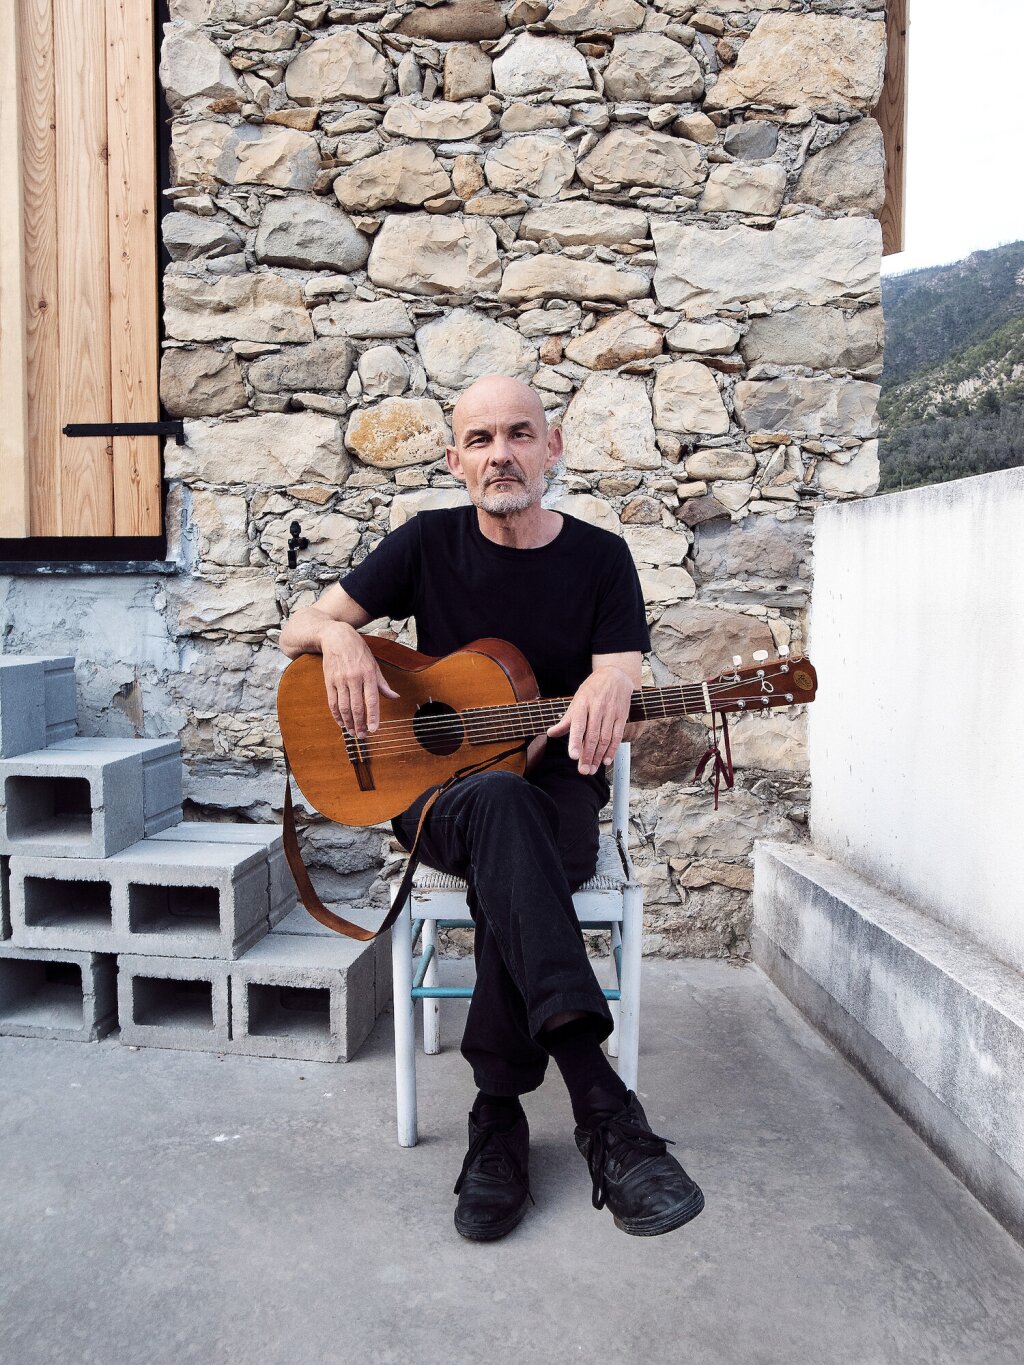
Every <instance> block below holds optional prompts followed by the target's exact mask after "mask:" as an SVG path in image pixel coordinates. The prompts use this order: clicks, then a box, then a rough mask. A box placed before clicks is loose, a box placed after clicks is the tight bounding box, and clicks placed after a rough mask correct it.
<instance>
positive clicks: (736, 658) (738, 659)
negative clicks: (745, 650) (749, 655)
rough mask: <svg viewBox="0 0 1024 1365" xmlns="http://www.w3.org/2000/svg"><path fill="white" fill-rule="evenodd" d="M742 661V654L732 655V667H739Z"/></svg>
mask: <svg viewBox="0 0 1024 1365" xmlns="http://www.w3.org/2000/svg"><path fill="white" fill-rule="evenodd" d="M742 662H743V655H742V654H734V655H733V656H732V665H733V668H739V666H740V664H741V663H742Z"/></svg>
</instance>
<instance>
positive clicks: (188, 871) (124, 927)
mask: <svg viewBox="0 0 1024 1365" xmlns="http://www.w3.org/2000/svg"><path fill="white" fill-rule="evenodd" d="M269 880H270V878H269V862H268V855H267V852H266V850H265V849H263V848H260V847H259V846H258V845H256V844H225V843H213V844H191V843H186V842H185V841H184V840H161V841H157V840H150V839H143V840H140V841H139V843H137V844H132V845H131V846H130V847H129V848H126V849H122V851H121V852H120V853H115V854H114V855H113V856H112V857H110V858H26V857H23V856H20V855H15V856H14V857H12V859H11V887H10V897H11V899H10V914H11V936H12V939H13V941H14V942H15V943H16V944H18V945H19V946H22V947H27V948H79V949H82V950H86V949H88V950H91V951H93V952H108V953H139V954H148V953H153V954H155V955H156V956H158V957H161V956H162V957H166V956H181V957H225V958H229V957H238V956H240V955H241V954H242V953H243V952H245V950H246V949H247V948H249V947H251V946H252V945H253V944H254V943H256V942H257V941H258V940H259V939H261V938H262V937H263V935H264V934H265V933H267V931H268V930H269V929H270V900H269Z"/></svg>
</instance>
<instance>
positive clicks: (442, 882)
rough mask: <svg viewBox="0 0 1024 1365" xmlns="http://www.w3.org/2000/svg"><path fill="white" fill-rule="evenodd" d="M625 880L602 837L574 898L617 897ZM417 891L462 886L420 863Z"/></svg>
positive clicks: (615, 851) (615, 856) (415, 876)
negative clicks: (588, 893)
mask: <svg viewBox="0 0 1024 1365" xmlns="http://www.w3.org/2000/svg"><path fill="white" fill-rule="evenodd" d="M625 882H626V877H625V873H624V872H623V870H622V859H621V858H620V857H619V850H618V849H617V848H616V846H615V840H614V839H613V838H612V836H611V835H610V834H602V835H601V842H600V845H599V847H598V851H597V867H596V868H595V870H594V875H593V876H592V877H591V878H590V880H589V881H585V882H584V883H583V885H582V886H579V887H577V888H576V890H575V892H574V893H573V894H574V895H577V896H578V895H580V894H581V893H582V892H586V891H614V892H619V893H621V891H622V888H623V886H624V885H625ZM412 884H413V887H414V888H415V889H416V890H417V891H465V890H466V883H465V881H464V880H463V879H462V878H461V877H453V876H452V875H451V874H450V873H448V872H438V871H437V869H436V868H433V867H428V866H427V865H426V864H425V863H420V865H419V866H418V867H417V869H416V871H415V872H414V873H413V878H412Z"/></svg>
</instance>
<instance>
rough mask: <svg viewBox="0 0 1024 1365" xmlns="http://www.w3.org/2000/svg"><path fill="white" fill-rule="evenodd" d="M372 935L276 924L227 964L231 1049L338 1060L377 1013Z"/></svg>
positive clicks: (349, 1053) (364, 1032)
mask: <svg viewBox="0 0 1024 1365" xmlns="http://www.w3.org/2000/svg"><path fill="white" fill-rule="evenodd" d="M377 958H378V953H377V951H376V950H375V948H374V946H373V944H372V943H359V942H357V941H356V940H354V939H348V938H342V937H341V936H340V935H338V934H331V937H330V938H329V939H325V938H322V937H320V936H319V935H312V934H283V933H281V932H280V929H275V930H274V931H273V932H272V933H270V934H268V935H267V937H266V938H265V939H263V940H262V942H260V943H258V944H257V945H256V947H255V948H253V949H251V950H250V951H249V952H248V953H246V955H245V956H244V957H243V958H241V959H239V961H237V962H235V963H233V964H232V966H231V968H230V975H231V1037H232V1050H233V1051H235V1052H242V1053H245V1054H247V1055H249V1056H255V1057H291V1058H295V1059H298V1060H300V1061H311V1062H339V1061H348V1060H349V1059H350V1058H351V1057H353V1056H354V1055H355V1053H356V1051H357V1049H358V1048H359V1046H360V1044H361V1043H362V1042H363V1041H364V1040H365V1038H366V1036H367V1035H368V1034H369V1032H370V1030H371V1029H372V1028H373V1024H374V1020H375V1019H376V1017H377V1005H376V993H375V992H376V981H375V978H376V970H377V965H376V964H377Z"/></svg>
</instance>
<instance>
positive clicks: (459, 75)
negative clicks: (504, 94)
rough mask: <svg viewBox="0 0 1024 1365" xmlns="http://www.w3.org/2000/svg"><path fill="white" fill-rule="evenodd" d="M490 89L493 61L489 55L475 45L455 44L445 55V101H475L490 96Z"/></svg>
mask: <svg viewBox="0 0 1024 1365" xmlns="http://www.w3.org/2000/svg"><path fill="white" fill-rule="evenodd" d="M490 88H491V60H490V58H489V57H488V56H487V54H486V53H484V52H481V51H480V49H479V48H478V47H477V46H476V44H475V43H453V44H452V46H451V47H450V48H449V49H448V51H447V52H446V53H445V54H444V97H445V99H446V100H468V99H475V98H476V97H478V96H480V95H486V94H488V92H489V91H490ZM485 126H486V125H485Z"/></svg>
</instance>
